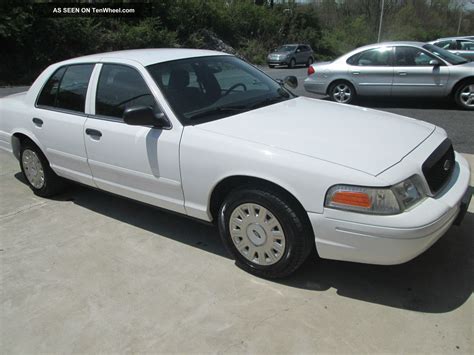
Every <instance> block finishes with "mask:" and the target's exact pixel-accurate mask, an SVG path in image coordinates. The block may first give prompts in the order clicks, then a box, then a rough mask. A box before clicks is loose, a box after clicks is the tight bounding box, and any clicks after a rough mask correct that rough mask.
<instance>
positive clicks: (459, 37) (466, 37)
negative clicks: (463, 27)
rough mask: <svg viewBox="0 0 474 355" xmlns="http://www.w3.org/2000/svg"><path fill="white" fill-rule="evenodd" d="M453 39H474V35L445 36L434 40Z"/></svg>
mask: <svg viewBox="0 0 474 355" xmlns="http://www.w3.org/2000/svg"><path fill="white" fill-rule="evenodd" d="M453 39H467V40H469V41H472V40H474V36H457V37H443V38H438V39H437V40H436V41H433V42H438V41H450V40H453Z"/></svg>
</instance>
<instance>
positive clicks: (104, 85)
mask: <svg viewBox="0 0 474 355" xmlns="http://www.w3.org/2000/svg"><path fill="white" fill-rule="evenodd" d="M134 106H150V107H153V108H154V109H156V101H155V99H154V97H153V95H152V94H151V91H150V89H149V88H148V86H147V85H146V83H145V81H144V80H143V78H142V76H141V75H140V73H138V71H137V70H136V69H134V68H131V67H128V66H125V65H120V64H104V65H103V66H102V69H101V71H100V76H99V82H98V85H97V94H96V100H95V114H96V115H100V116H108V117H114V118H117V119H120V120H121V119H122V115H123V112H124V111H125V110H126V109H127V108H129V107H134Z"/></svg>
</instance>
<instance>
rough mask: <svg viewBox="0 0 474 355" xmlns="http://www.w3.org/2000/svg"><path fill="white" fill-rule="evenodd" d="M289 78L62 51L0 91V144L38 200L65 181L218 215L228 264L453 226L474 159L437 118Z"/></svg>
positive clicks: (267, 273)
mask: <svg viewBox="0 0 474 355" xmlns="http://www.w3.org/2000/svg"><path fill="white" fill-rule="evenodd" d="M294 80H295V78H294V77H293V78H292V77H289V78H287V79H286V80H285V83H286V84H289V85H290V86H291V85H294V84H295V83H294ZM285 83H283V82H276V81H274V80H272V79H271V78H269V77H268V76H266V75H265V74H263V73H262V72H261V71H259V70H258V69H256V68H254V67H253V66H251V65H249V64H247V63H245V62H244V61H242V60H240V59H238V58H236V57H234V56H231V55H225V54H223V53H220V52H213V51H204V50H189V49H146V50H130V51H122V52H111V53H103V54H96V55H91V56H86V57H81V58H76V59H72V60H67V61H64V62H61V63H57V64H54V65H51V66H50V67H49V68H47V69H46V70H45V71H44V72H43V73H42V74H41V75H40V76H39V77H38V79H37V80H36V81H35V82H34V84H33V85H32V86H31V88H30V89H29V90H28V92H25V93H21V94H17V95H12V96H9V97H6V98H3V99H1V100H0V103H1V106H0V147H1V148H3V149H5V150H7V151H10V152H12V153H13V154H14V155H15V157H16V158H17V159H18V160H19V162H20V166H21V170H22V172H23V174H24V175H25V177H26V180H27V181H28V183H29V185H30V187H31V189H32V190H33V192H34V193H36V194H37V195H39V196H44V197H46V196H51V195H53V194H54V193H57V192H59V191H61V189H62V188H63V187H64V186H65V184H64V182H65V181H66V180H73V181H76V182H79V183H82V184H85V185H90V186H92V187H95V188H98V189H102V190H106V191H109V192H112V193H115V194H118V195H122V196H126V197H128V198H132V199H135V200H138V201H142V202H145V203H147V204H150V205H154V206H158V207H161V208H164V209H167V210H171V211H174V212H178V213H181V214H184V215H187V216H190V217H194V218H197V219H200V220H204V221H208V222H215V223H216V224H217V225H218V227H219V231H220V234H221V236H222V240H223V242H224V244H225V245H226V247H227V248H228V250H229V252H230V253H231V254H232V255H233V256H234V258H235V259H236V263H237V265H239V266H240V267H242V268H244V269H245V270H247V271H249V272H251V273H254V274H256V275H259V276H262V277H269V278H271V277H283V276H285V275H288V274H290V273H292V272H293V271H295V270H296V269H297V268H298V267H299V266H300V265H301V264H302V263H303V261H304V260H305V259H306V258H307V257H308V255H309V254H310V252H311V250H313V249H314V248H316V250H317V252H318V253H319V255H320V256H321V257H322V258H328V259H337V260H348V261H355V262H363V263H373V264H398V263H403V262H405V261H407V260H410V259H412V258H414V257H415V256H417V255H418V254H420V253H422V252H423V251H424V250H426V249H427V248H428V247H430V245H432V244H433V243H434V242H435V241H436V240H437V239H438V238H440V237H441V236H442V235H443V234H444V233H445V232H446V230H447V229H448V228H449V227H450V226H451V225H452V224H453V223H458V222H460V220H461V219H462V217H463V215H464V213H465V211H466V208H467V205H468V203H469V199H470V197H471V195H470V193H469V192H468V182H469V178H470V170H469V166H468V163H467V162H466V160H465V159H464V158H463V157H462V156H461V155H459V154H458V153H456V152H455V151H454V150H453V147H452V145H451V142H450V141H449V139H448V138H447V137H446V132H445V131H444V130H443V129H441V128H439V127H436V126H434V125H431V124H428V123H425V122H421V121H417V120H414V119H410V118H406V117H401V116H397V115H393V114H389V113H383V112H378V111H373V110H369V109H365V108H359V107H354V106H346V105H343V104H336V103H331V102H325V101H319V100H313V99H309V98H304V97H296V96H295V95H293V94H292V93H291V92H290V91H289V90H287V89H286V88H285ZM157 213H159V212H157Z"/></svg>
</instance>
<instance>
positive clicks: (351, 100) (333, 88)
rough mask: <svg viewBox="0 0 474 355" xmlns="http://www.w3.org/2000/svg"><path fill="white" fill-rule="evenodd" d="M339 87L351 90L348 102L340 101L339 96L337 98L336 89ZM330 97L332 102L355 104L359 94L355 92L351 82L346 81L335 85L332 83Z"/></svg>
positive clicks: (329, 90) (329, 91) (336, 82)
mask: <svg viewBox="0 0 474 355" xmlns="http://www.w3.org/2000/svg"><path fill="white" fill-rule="evenodd" d="M339 86H346V87H347V88H348V89H349V90H350V98H349V99H347V101H340V100H338V96H337V94H336V92H335V91H336V88H337V87H339ZM328 95H329V98H330V99H331V100H332V101H335V102H339V103H344V104H351V103H354V101H355V100H356V97H357V93H356V91H355V88H354V86H353V85H352V84H351V83H350V82H348V81H345V80H340V81H335V82H334V83H332V84H331V85H330V86H329V89H328Z"/></svg>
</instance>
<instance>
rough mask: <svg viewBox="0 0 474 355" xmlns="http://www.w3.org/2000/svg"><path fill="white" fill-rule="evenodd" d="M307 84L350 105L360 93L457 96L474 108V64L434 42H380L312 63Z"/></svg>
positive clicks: (460, 100)
mask: <svg viewBox="0 0 474 355" xmlns="http://www.w3.org/2000/svg"><path fill="white" fill-rule="evenodd" d="M304 87H305V89H306V90H307V91H309V92H314V93H317V94H323V95H329V97H330V98H331V99H332V100H334V101H337V102H340V103H346V104H348V103H351V102H353V101H354V100H355V99H356V97H357V96H384V97H389V96H393V97H398V96H409V97H417V96H418V97H453V98H454V100H455V101H456V103H457V104H458V105H459V107H461V108H463V109H466V110H474V62H468V61H467V60H466V59H464V58H462V57H459V56H457V55H455V54H452V53H450V52H448V51H446V50H444V49H442V48H439V47H437V46H434V45H432V44H426V43H420V42H386V43H377V44H371V45H368V46H364V47H361V48H357V49H355V50H353V51H352V52H349V53H347V54H345V55H343V56H342V57H339V58H338V59H336V60H334V61H332V62H324V63H316V64H313V65H311V66H310V67H309V68H308V78H307V79H306V80H305V82H304Z"/></svg>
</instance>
